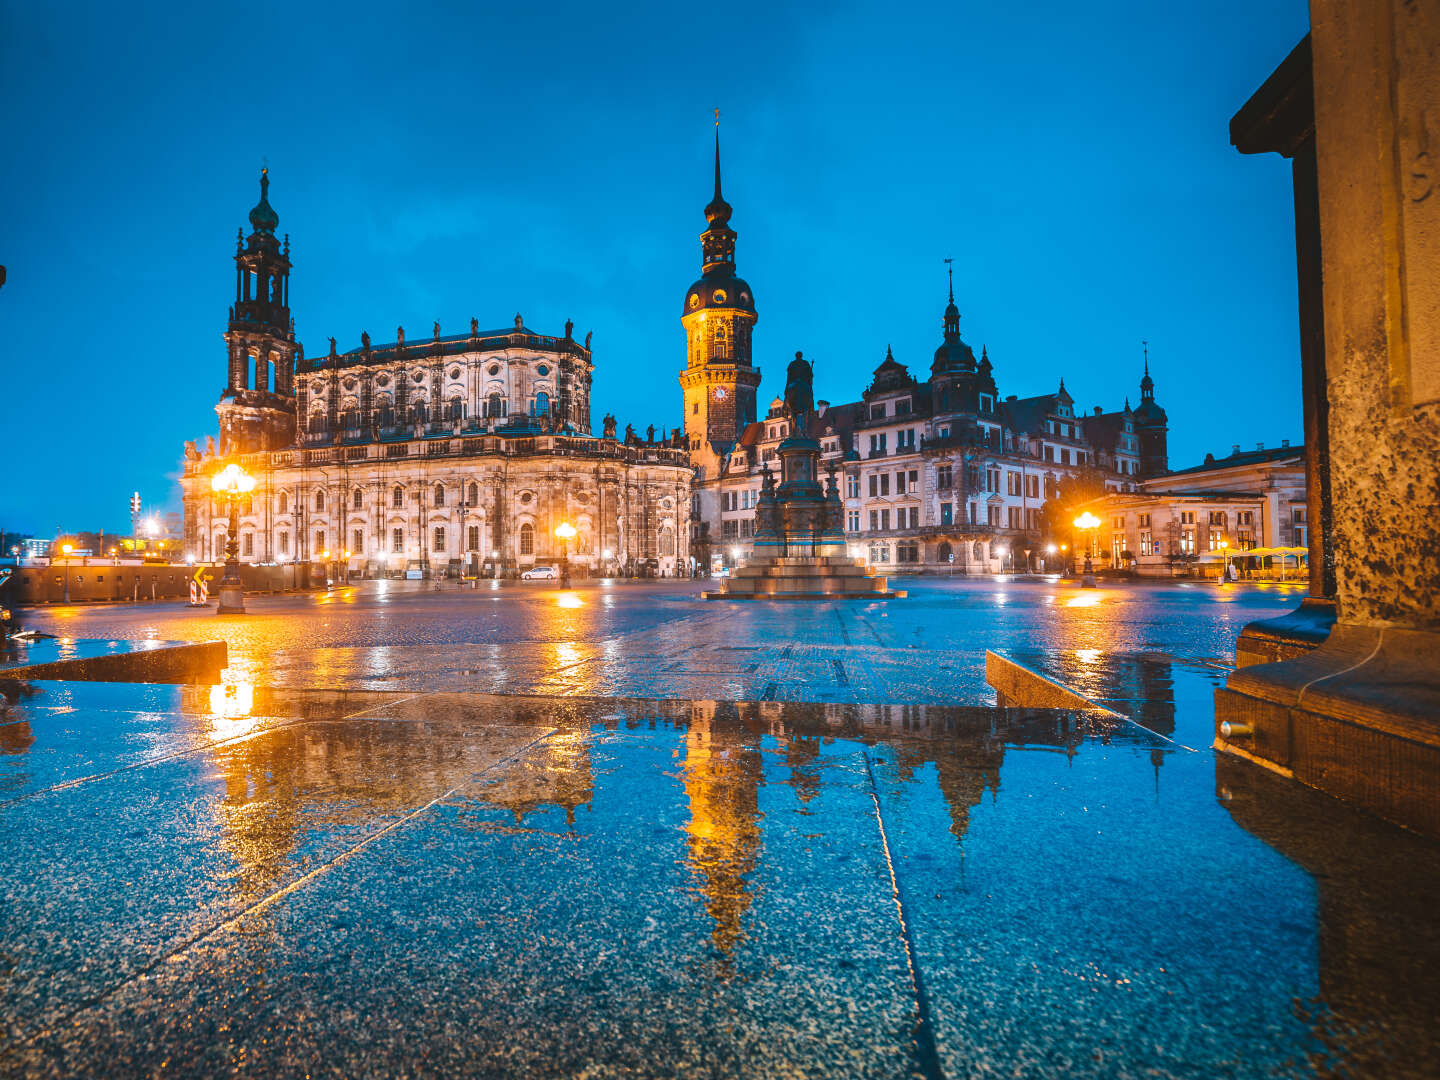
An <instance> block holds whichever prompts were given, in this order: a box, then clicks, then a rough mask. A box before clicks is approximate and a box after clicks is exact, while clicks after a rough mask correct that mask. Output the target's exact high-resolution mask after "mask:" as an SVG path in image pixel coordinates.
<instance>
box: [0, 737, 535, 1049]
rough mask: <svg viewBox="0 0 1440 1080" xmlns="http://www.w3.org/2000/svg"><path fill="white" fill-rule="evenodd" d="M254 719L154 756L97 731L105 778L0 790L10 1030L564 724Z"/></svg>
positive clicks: (21, 1031)
mask: <svg viewBox="0 0 1440 1080" xmlns="http://www.w3.org/2000/svg"><path fill="white" fill-rule="evenodd" d="M128 719H129V718H127V717H126V714H123V713H110V714H102V715H101V716H99V717H96V718H95V724H96V726H97V727H102V726H111V727H115V728H121V729H125V728H128V727H130V726H131V725H130V723H129V722H128ZM166 719H168V720H170V721H171V722H174V721H175V720H176V717H175V716H174V715H173V714H172V715H170V716H168V717H167V718H166ZM214 719H218V720H220V721H222V723H223V722H224V721H226V720H228V719H231V718H227V717H216V718H214ZM248 719H256V720H257V724H256V726H255V728H254V729H253V730H251V731H250V732H248V733H246V734H245V735H244V736H243V737H238V738H237V737H234V735H233V734H232V735H231V737H229V738H220V737H217V733H216V732H215V731H214V729H213V728H212V729H211V731H210V732H209V733H208V734H207V735H204V736H202V737H199V738H196V739H193V741H192V744H191V745H190V746H189V747H188V748H187V749H185V750H183V751H182V752H179V753H175V754H171V755H166V756H160V757H156V758H152V759H150V760H148V761H140V762H134V761H132V760H131V758H130V754H129V753H128V750H127V749H126V748H125V747H123V746H120V745H117V742H116V741H115V740H110V741H108V742H107V741H106V740H103V739H102V740H99V741H97V743H96V744H95V746H94V747H93V750H94V754H95V756H94V763H93V767H94V769H95V772H94V773H93V774H92V779H91V782H87V783H75V782H74V781H73V778H72V780H71V781H70V782H68V783H63V784H60V785H55V786H51V787H48V788H41V789H36V790H32V791H31V792H30V794H29V795H28V796H26V797H17V798H14V799H12V800H11V801H10V802H9V803H8V804H7V805H5V806H3V807H0V821H3V827H4V832H5V836H6V841H7V842H6V843H5V844H4V845H0V881H4V882H5V883H6V895H7V901H8V904H9V910H10V911H11V912H12V913H19V912H24V913H25V914H26V916H27V917H25V918H20V919H15V920H14V921H12V922H11V923H10V924H9V925H7V926H6V927H5V928H4V930H3V932H0V940H3V941H4V953H5V955H7V956H8V957H10V958H11V964H10V967H9V970H8V972H7V983H8V986H9V994H8V1000H7V1008H6V1009H5V1010H4V1017H5V1021H4V1022H5V1031H6V1038H7V1040H17V1039H25V1038H28V1037H30V1036H32V1035H34V1034H35V1033H36V1032H38V1031H40V1030H42V1029H43V1028H45V1027H47V1026H54V1025H57V1024H63V1023H64V1021H65V1019H66V1017H67V1016H68V1015H69V1014H70V1013H71V1012H73V1011H74V1010H75V1009H78V1008H81V1007H83V1006H84V1005H85V1004H86V1003H88V1002H90V1001H93V1000H95V999H96V998H98V997H101V996H103V995H105V994H107V993H109V992H110V991H111V990H113V988H115V987H116V986H118V985H121V984H123V982H125V981H126V980H129V979H133V978H136V977H139V976H141V975H143V974H144V973H146V972H148V971H149V970H151V969H152V968H153V967H154V966H155V965H157V964H161V963H164V962H165V961H166V960H167V958H168V957H169V956H170V955H171V954H172V953H173V952H174V951H175V950H177V949H181V948H183V947H184V946H185V945H186V943H187V942H189V941H191V940H192V939H194V938H195V937H196V936H197V935H202V934H205V933H208V932H210V931H211V930H213V928H214V927H216V926H217V925H221V924H223V923H224V922H225V921H226V920H228V919H231V918H234V917H236V916H237V915H239V914H240V913H242V912H243V911H245V910H246V909H247V908H248V907H250V906H251V905H253V904H254V903H256V902H258V901H261V900H263V899H264V898H265V897H266V896H268V895H271V894H273V893H274V892H276V891H282V890H284V889H286V888H289V887H291V886H293V885H294V884H296V883H297V882H300V881H303V880H304V879H305V878H306V876H307V875H308V874H310V873H312V872H313V871H314V870H315V869H316V868H317V867H320V866H323V865H325V864H327V863H329V862H330V861H332V860H334V859H335V858H337V857H340V856H341V855H343V854H344V853H345V852H346V851H348V850H350V849H352V848H354V847H355V846H356V845H357V844H361V843H363V842H365V841H366V839H367V838H369V837H373V836H375V835H376V834H378V833H379V832H381V831H383V830H384V829H385V828H387V827H388V826H390V825H393V824H394V823H395V822H397V821H399V820H402V819H404V818H405V817H406V816H408V815H410V814H412V813H414V812H415V811H416V809H417V808H419V807H422V806H424V805H426V804H428V803H430V802H432V801H433V800H435V799H437V798H439V797H441V796H443V795H444V794H446V792H447V791H449V790H450V789H451V788H453V787H454V786H456V784H457V783H461V782H465V781H467V780H468V779H469V778H470V777H473V776H477V775H479V774H481V773H483V772H484V771H485V770H486V769H489V768H491V767H493V766H495V765H496V764H497V763H499V762H502V761H504V760H505V759H507V758H509V757H511V756H513V755H514V754H515V753H516V752H517V751H519V750H521V749H523V748H524V747H525V746H527V745H529V744H530V743H532V742H533V741H535V740H536V739H537V738H539V737H540V736H542V735H543V734H545V732H546V731H548V730H550V729H547V728H535V727H526V726H517V725H514V724H507V725H504V726H501V727H493V728H488V729H481V730H478V731H476V730H473V727H474V725H471V728H472V729H471V730H467V731H466V732H465V733H464V738H463V740H461V739H458V738H457V737H456V736H455V734H454V733H453V731H452V730H451V729H450V725H449V724H447V723H446V722H445V721H443V720H441V721H435V722H431V721H428V720H427V721H417V722H413V723H410V724H407V725H403V726H401V725H397V724H395V723H392V722H386V721H384V720H360V721H350V722H347V721H338V720H330V721H321V720H292V721H289V722H286V723H284V724H283V725H281V726H276V725H275V723H274V721H273V719H272V718H247V720H248ZM48 739H49V736H48V733H46V732H44V731H42V732H40V733H39V734H38V735H37V741H41V740H44V741H48ZM106 754H109V755H111V756H110V757H109V759H108V760H107V759H106V758H105V757H103V756H102V755H106ZM119 762H125V763H126V764H127V765H129V766H130V767H125V766H122V765H117V763H119ZM36 868H44V872H43V873H36V872H35V870H36Z"/></svg>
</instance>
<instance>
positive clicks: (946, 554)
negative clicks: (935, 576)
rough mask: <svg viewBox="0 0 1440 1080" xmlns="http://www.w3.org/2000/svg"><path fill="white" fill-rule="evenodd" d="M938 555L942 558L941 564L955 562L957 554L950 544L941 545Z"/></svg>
mask: <svg viewBox="0 0 1440 1080" xmlns="http://www.w3.org/2000/svg"><path fill="white" fill-rule="evenodd" d="M937 554H938V555H939V556H940V561H941V562H954V560H955V552H954V550H953V549H952V548H951V547H950V545H949V544H941V545H940V550H939V552H938V553H937Z"/></svg>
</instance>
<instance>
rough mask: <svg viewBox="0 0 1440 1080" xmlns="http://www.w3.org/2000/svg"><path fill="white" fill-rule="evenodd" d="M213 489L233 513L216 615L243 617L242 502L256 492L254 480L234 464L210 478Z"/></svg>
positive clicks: (227, 533)
mask: <svg viewBox="0 0 1440 1080" xmlns="http://www.w3.org/2000/svg"><path fill="white" fill-rule="evenodd" d="M210 488H211V490H212V491H214V492H215V494H216V495H219V496H221V497H222V498H223V499H224V500H225V502H226V504H227V506H228V509H229V511H230V520H229V524H228V526H227V528H226V534H225V576H224V577H222V578H221V579H220V604H219V606H218V607H217V608H216V609H215V610H216V613H217V614H220V615H231V614H243V613H244V611H245V585H244V583H243V582H242V581H241V580H240V499H241V498H242V497H243V496H245V495H247V494H249V493H250V492H251V491H254V490H255V478H254V477H253V476H251V475H250V474H249V473H247V472H246V471H245V470H244V469H242V468H241V467H240V466H239V465H236V464H235V463H234V462H233V461H232V462H231V463H230V464H229V465H226V466H225V467H224V468H223V469H221V470H220V471H219V472H217V473H216V474H215V475H214V476H212V477H211V478H210Z"/></svg>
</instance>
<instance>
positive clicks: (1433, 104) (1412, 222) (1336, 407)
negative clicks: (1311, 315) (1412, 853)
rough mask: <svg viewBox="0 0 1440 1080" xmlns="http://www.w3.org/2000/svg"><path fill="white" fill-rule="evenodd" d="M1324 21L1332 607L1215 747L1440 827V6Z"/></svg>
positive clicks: (1260, 680) (1321, 161)
mask: <svg viewBox="0 0 1440 1080" xmlns="http://www.w3.org/2000/svg"><path fill="white" fill-rule="evenodd" d="M1311 24H1312V34H1311V39H1312V52H1313V64H1314V84H1313V85H1314V128H1315V132H1314V140H1313V143H1314V149H1315V189H1314V193H1315V196H1316V203H1317V206H1318V216H1319V240H1320V243H1319V253H1318V256H1319V262H1320V268H1321V270H1320V277H1321V280H1322V281H1323V283H1324V291H1323V296H1322V297H1321V298H1320V300H1321V307H1322V310H1323V315H1324V318H1323V327H1322V328H1321V331H1320V332H1321V333H1322V334H1323V359H1324V377H1325V381H1324V386H1325V390H1326V393H1325V395H1324V397H1323V398H1316V399H1315V400H1311V401H1307V421H1308V420H1309V419H1310V417H1309V415H1308V413H1309V410H1310V408H1311V407H1313V408H1314V410H1315V414H1316V415H1315V422H1316V423H1317V424H1318V425H1319V430H1320V432H1321V433H1323V434H1324V435H1325V436H1326V437H1327V438H1328V445H1326V444H1324V443H1322V444H1320V445H1318V446H1312V447H1311V454H1312V456H1313V457H1314V458H1316V459H1317V465H1318V467H1319V468H1321V469H1323V468H1324V466H1325V465H1326V464H1327V463H1328V466H1329V484H1330V491H1331V494H1332V496H1333V498H1332V500H1331V507H1330V510H1329V517H1330V525H1331V528H1330V530H1329V535H1328V537H1327V538H1326V539H1327V540H1328V541H1329V543H1330V551H1331V552H1333V560H1334V581H1335V591H1334V596H1335V604H1336V611H1337V621H1336V623H1335V626H1334V629H1333V630H1332V631H1331V633H1330V636H1329V638H1328V640H1326V641H1325V643H1324V644H1323V645H1322V646H1320V647H1319V648H1317V649H1315V650H1314V651H1313V652H1309V653H1305V654H1303V655H1300V656H1298V657H1296V658H1294V659H1290V660H1286V661H1283V662H1279V663H1269V664H1261V665H1257V666H1253V667H1247V668H1243V669H1241V670H1239V671H1237V672H1236V673H1235V674H1234V675H1232V676H1231V677H1230V679H1229V681H1228V684H1227V687H1226V688H1225V689H1224V690H1221V691H1219V692H1218V693H1217V695H1216V713H1217V716H1216V719H1217V727H1218V734H1217V746H1218V747H1219V748H1220V749H1222V750H1228V751H1233V752H1236V753H1239V754H1243V755H1245V756H1249V757H1252V758H1258V759H1260V760H1261V761H1263V762H1264V763H1266V764H1267V765H1269V766H1271V767H1273V768H1276V769H1279V770H1282V771H1284V772H1287V773H1290V774H1291V775H1293V776H1294V777H1295V778H1296V779H1297V780H1300V781H1301V782H1303V783H1306V784H1310V785H1311V786H1314V787H1317V788H1320V789H1321V790H1324V791H1327V792H1329V793H1331V794H1334V795H1338V796H1341V797H1344V798H1350V799H1353V800H1355V801H1357V802H1359V803H1361V804H1363V805H1364V806H1366V807H1367V808H1368V809H1370V810H1371V811H1373V812H1375V813H1377V814H1380V815H1381V816H1383V817H1387V818H1389V819H1391V820H1393V821H1397V822H1400V823H1402V824H1404V825H1407V826H1409V827H1411V828H1414V829H1417V830H1419V831H1421V832H1425V833H1428V834H1430V835H1434V836H1440V797H1437V792H1440V722H1437V720H1436V717H1440V672H1437V668H1436V665H1435V657H1437V656H1440V559H1437V557H1436V552H1437V551H1440V516H1437V514H1436V508H1437V503H1440V190H1437V189H1440V169H1437V167H1436V164H1435V161H1434V159H1433V157H1432V154H1431V151H1430V148H1431V147H1440V11H1437V10H1436V9H1435V7H1434V5H1431V4H1416V3H1411V2H1409V0H1312V4H1311ZM1293 58H1294V56H1293V54H1292V58H1291V59H1293ZM1290 62H1291V61H1290V60H1287V61H1286V64H1289V63H1290ZM1284 66H1285V65H1282V70H1283V68H1284ZM1277 74H1278V73H1277ZM1296 189H1297V206H1298V203H1299V201H1300V199H1301V198H1302V196H1303V193H1302V192H1301V185H1300V184H1299V183H1298V182H1297V185H1296ZM1304 259H1305V255H1304V252H1303V251H1302V252H1301V263H1302V266H1303V264H1304ZM1301 298H1302V317H1303V316H1304V313H1305V311H1306V308H1305V304H1306V303H1307V302H1309V301H1307V297H1306V292H1305V290H1304V289H1303V288H1302V290H1301ZM1309 299H1310V301H1313V299H1314V298H1313V297H1311V298H1309ZM1316 389H1317V388H1316V387H1315V386H1314V384H1313V382H1311V381H1309V380H1308V377H1307V386H1306V390H1307V394H1309V395H1310V396H1311V397H1312V398H1315V394H1316ZM1315 486H1317V485H1312V491H1311V498H1312V499H1313V498H1314V496H1315V490H1314V489H1315ZM1323 490H1324V489H1323V486H1322V487H1321V494H1322V500H1323ZM1325 522H1326V513H1325V510H1324V507H1323V505H1322V507H1321V513H1320V515H1319V518H1318V522H1312V524H1311V531H1312V533H1314V532H1319V533H1321V534H1324V533H1325V532H1326V531H1327V530H1326V528H1325ZM1316 524H1319V526H1320V528H1319V529H1316V528H1315V525H1316ZM1317 562H1318V563H1319V564H1320V566H1321V568H1322V589H1323V587H1324V586H1323V567H1324V564H1325V558H1324V557H1322V558H1321V559H1319V560H1315V559H1312V566H1314V565H1315V564H1316V563H1317Z"/></svg>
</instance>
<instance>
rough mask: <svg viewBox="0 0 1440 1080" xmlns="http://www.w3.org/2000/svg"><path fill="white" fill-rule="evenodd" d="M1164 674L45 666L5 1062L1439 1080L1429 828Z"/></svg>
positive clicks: (0, 1045)
mask: <svg viewBox="0 0 1440 1080" xmlns="http://www.w3.org/2000/svg"><path fill="white" fill-rule="evenodd" d="M1137 663H1139V661H1137ZM1157 663H1158V662H1156V661H1145V662H1144V664H1142V665H1141V666H1140V667H1136V668H1134V670H1130V669H1125V670H1118V669H1116V670H1115V671H1113V672H1112V675H1111V676H1109V677H1108V679H1109V681H1108V682H1107V681H1106V679H1105V678H1100V677H1098V676H1097V681H1096V683H1095V686H1094V687H1092V689H1093V690H1096V691H1097V695H1096V696H1099V697H1105V698H1107V699H1108V700H1114V701H1120V700H1125V699H1127V698H1128V699H1134V700H1138V699H1141V698H1143V699H1144V700H1146V701H1148V702H1149V706H1148V707H1149V708H1150V710H1151V711H1150V712H1149V713H1147V714H1146V715H1145V716H1144V717H1142V719H1143V720H1144V722H1145V723H1146V724H1147V725H1148V727H1149V728H1151V729H1153V730H1147V727H1145V726H1141V725H1138V724H1131V723H1115V722H1111V721H1108V720H1102V719H1098V718H1096V717H1094V716H1091V715H1086V714H1077V713H1065V712H1049V711H1022V710H1007V711H1002V710H996V709H987V708H937V707H921V706H908V707H901V706H893V707H871V706H856V705H845V704H833V705H804V704H795V703H788V702H778V701H777V702H758V703H750V704H738V705H737V704H734V703H726V702H718V703H717V702H701V701H695V702H691V701H669V702H656V701H644V700H635V699H579V698H521V697H489V696H483V695H471V694H459V693H455V694H434V695H424V696H416V695H408V694H398V693H392V694H387V693H380V692H373V693H370V692H332V693H325V692H296V691H282V690H273V689H265V688H262V687H251V686H249V685H247V684H231V685H229V686H221V687H163V686H124V685H107V684H54V683H51V684H37V686H38V687H39V691H40V692H39V693H38V694H37V695H36V696H34V697H32V698H29V699H26V700H25V701H23V702H22V703H21V704H20V705H19V706H18V707H16V708H15V709H12V710H11V712H10V714H9V715H8V716H6V717H4V718H3V720H4V721H5V722H3V723H0V815H3V819H0V827H3V829H4V835H5V836H6V839H7V842H6V843H5V844H4V845H3V846H0V881H3V882H4V883H5V892H6V901H7V903H6V911H7V912H8V916H9V917H8V918H7V919H5V920H4V922H3V924H0V1003H3V1016H4V1020H3V1021H0V1023H3V1024H4V1028H3V1031H4V1035H3V1037H0V1072H7V1073H10V1072H13V1073H24V1074H27V1075H41V1076H43V1075H54V1076H60V1075H77V1074H79V1075H85V1074H89V1075H94V1074H97V1073H101V1072H116V1071H119V1072H124V1073H127V1074H128V1073H150V1072H154V1071H159V1070H160V1069H161V1068H162V1065H163V1068H164V1071H165V1072H167V1074H173V1075H179V1076H209V1075H212V1074H214V1073H216V1072H231V1071H235V1070H237V1069H239V1068H241V1067H242V1064H243V1066H244V1067H246V1068H251V1069H259V1070H261V1071H263V1072H265V1073H267V1074H281V1075H291V1074H294V1075H301V1074H304V1073H306V1072H312V1073H313V1072H325V1073H329V1074H340V1075H359V1074H362V1073H366V1074H372V1075H373V1074H394V1073H400V1072H409V1071H415V1070H417V1069H418V1070H420V1071H424V1072H435V1073H446V1074H487V1073H501V1072H503V1073H509V1074H524V1075H537V1076H572V1075H576V1074H581V1073H585V1072H589V1073H590V1074H611V1073H619V1072H628V1073H633V1074H643V1075H696V1074H701V1075H710V1074H716V1075H722V1074H723V1075H730V1074H734V1075H752V1076H772V1075H777V1074H778V1075H785V1076H837V1075H844V1076H895V1075H921V1076H938V1075H948V1076H970V1075H1016V1074H1024V1075H1029V1076H1060V1075H1064V1076H1096V1077H1100V1076H1107V1077H1108V1076H1116V1075H1166V1076H1196V1077H1200V1076H1204V1077H1213V1076H1216V1075H1237V1076H1240V1075H1243V1076H1267V1075H1277V1074H1278V1075H1295V1074H1300V1075H1308V1074H1315V1075H1375V1076H1387V1077H1395V1076H1420V1075H1426V1074H1427V1072H1428V1070H1430V1069H1431V1066H1432V1063H1433V1061H1434V1060H1435V1054H1436V1053H1437V1051H1440V1046H1437V1035H1436V1032H1435V1030H1434V1025H1433V1017H1434V1016H1435V1015H1440V940H1437V936H1440V935H1437V929H1436V927H1435V925H1434V920H1433V918H1431V916H1430V912H1429V911H1428V910H1427V909H1426V905H1427V904H1428V903H1430V899H1429V898H1430V897H1432V896H1433V895H1434V894H1435V892H1436V888H1437V886H1440V872H1437V869H1436V849H1435V847H1434V846H1433V845H1429V844H1425V843H1422V842H1420V841H1418V840H1416V839H1414V838H1412V837H1409V836H1407V835H1404V834H1401V833H1399V832H1398V831H1397V830H1393V829H1389V828H1388V827H1386V826H1383V825H1380V824H1378V823H1375V822H1372V821H1370V820H1368V819H1365V818H1363V817H1362V816H1360V815H1358V814H1353V813H1351V812H1349V811H1347V810H1345V809H1344V808H1343V807H1341V806H1339V805H1338V804H1336V803H1334V802H1332V801H1330V800H1327V799H1324V798H1323V797H1321V796H1317V795H1314V794H1313V793H1311V792H1307V791H1305V790H1304V789H1302V788H1298V787H1296V786H1295V785H1292V784H1288V783H1285V782H1283V781H1280V780H1277V779H1276V778H1274V777H1271V776H1269V775H1268V774H1264V773H1261V772H1258V771H1257V770H1254V769H1250V768H1247V767H1244V766H1241V765H1237V764H1236V763H1233V762H1229V761H1220V762H1217V761H1216V760H1215V758H1214V757H1213V755H1212V754H1210V753H1209V752H1208V750H1205V749H1203V748H1204V747H1205V746H1206V745H1208V740H1205V739H1203V737H1202V733H1203V731H1204V730H1206V729H1207V728H1208V725H1209V722H1210V721H1209V712H1208V707H1207V705H1206V702H1207V700H1208V698H1207V695H1208V692H1209V690H1210V689H1211V688H1213V680H1214V674H1213V672H1207V671H1205V670H1203V669H1201V668H1196V667H1187V666H1185V665H1178V664H1176V665H1171V664H1168V663H1164V664H1160V665H1159V666H1160V667H1163V669H1164V670H1159V669H1157V668H1156V667H1154V666H1153V665H1156V664H1157ZM1145 664H1148V665H1152V666H1149V667H1147V666H1145ZM1127 688H1128V689H1127ZM1183 745H1188V746H1191V747H1197V748H1198V749H1196V750H1186V749H1184V748H1183ZM142 1033H143V1034H142Z"/></svg>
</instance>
